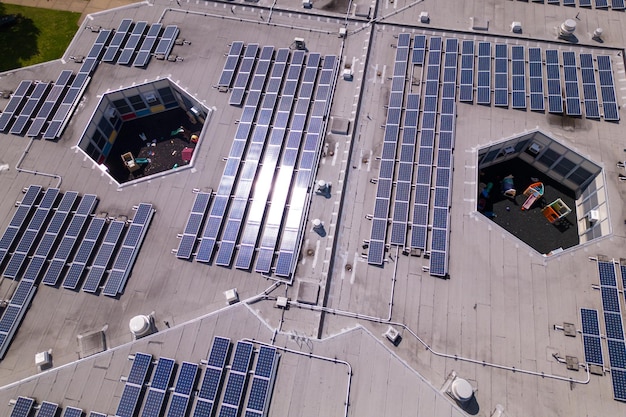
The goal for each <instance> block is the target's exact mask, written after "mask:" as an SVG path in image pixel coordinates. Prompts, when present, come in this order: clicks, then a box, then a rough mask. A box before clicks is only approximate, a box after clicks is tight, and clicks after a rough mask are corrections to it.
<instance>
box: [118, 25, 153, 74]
mask: <svg viewBox="0 0 626 417" xmlns="http://www.w3.org/2000/svg"><path fill="white" fill-rule="evenodd" d="M147 28H148V22H145V21H140V22H137V23H135V27H134V28H133V31H132V32H131V34H130V37H129V38H128V40H127V41H126V44H125V45H124V49H123V50H122V53H121V54H120V57H119V58H118V59H117V63H118V64H121V65H129V64H130V62H131V60H132V58H133V55H134V54H135V52H137V48H138V47H139V42H140V41H141V38H142V37H143V35H144V34H145V33H146V29H147Z"/></svg>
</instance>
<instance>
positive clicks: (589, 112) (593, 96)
mask: <svg viewBox="0 0 626 417" xmlns="http://www.w3.org/2000/svg"><path fill="white" fill-rule="evenodd" d="M580 73H581V76H582V81H583V97H584V102H585V117H587V118H588V119H599V118H600V110H599V106H598V90H597V89H596V76H595V70H594V67H593V56H592V55H591V54H580Z"/></svg>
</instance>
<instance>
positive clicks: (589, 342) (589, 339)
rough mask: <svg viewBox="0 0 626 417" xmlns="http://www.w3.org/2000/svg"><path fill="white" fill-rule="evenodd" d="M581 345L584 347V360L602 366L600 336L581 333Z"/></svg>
mask: <svg viewBox="0 0 626 417" xmlns="http://www.w3.org/2000/svg"><path fill="white" fill-rule="evenodd" d="M583 346H584V349H585V362H587V363H591V364H594V365H600V366H602V364H603V363H604V361H603V359H602V344H601V343H600V337H598V336H588V335H583Z"/></svg>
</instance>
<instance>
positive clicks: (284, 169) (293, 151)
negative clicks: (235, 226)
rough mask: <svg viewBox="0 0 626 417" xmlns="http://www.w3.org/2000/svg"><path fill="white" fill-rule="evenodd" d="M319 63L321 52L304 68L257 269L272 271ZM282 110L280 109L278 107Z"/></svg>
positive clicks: (262, 236) (310, 56)
mask: <svg viewBox="0 0 626 417" xmlns="http://www.w3.org/2000/svg"><path fill="white" fill-rule="evenodd" d="M319 63H320V55H319V54H316V53H314V54H309V55H308V57H307V62H306V67H305V69H304V74H303V80H302V83H301V85H300V89H299V90H298V96H297V98H296V101H295V102H296V106H295V108H294V110H293V115H292V121H291V125H290V131H289V134H288V136H287V142H286V144H285V146H284V151H283V156H282V160H281V163H280V168H279V171H278V174H277V176H276V179H275V182H274V188H273V193H272V199H271V203H270V210H269V212H268V214H267V220H266V222H265V228H264V230H263V233H262V235H261V241H260V248H259V254H258V256H257V262H256V265H255V271H256V272H260V273H265V274H267V273H269V272H270V269H271V266H272V260H273V258H274V250H275V249H276V242H277V241H278V236H279V232H280V226H281V224H282V223H283V218H284V210H285V205H286V203H287V197H288V196H289V188H290V184H291V183H292V178H293V175H294V171H295V166H296V161H297V158H298V153H299V150H300V148H301V144H302V136H303V132H304V124H305V122H306V119H307V116H308V114H309V107H310V103H311V97H312V96H313V87H314V85H315V80H316V79H317V74H318V68H319ZM279 110H280V109H279Z"/></svg>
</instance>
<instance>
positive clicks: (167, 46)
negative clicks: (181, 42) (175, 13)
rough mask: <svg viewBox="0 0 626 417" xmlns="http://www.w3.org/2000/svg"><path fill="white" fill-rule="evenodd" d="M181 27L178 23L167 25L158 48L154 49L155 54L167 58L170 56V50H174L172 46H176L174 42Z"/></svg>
mask: <svg viewBox="0 0 626 417" xmlns="http://www.w3.org/2000/svg"><path fill="white" fill-rule="evenodd" d="M179 32H180V29H178V26H176V25H167V26H165V29H164V30H163V35H161V38H160V39H159V43H157V46H156V49H155V50H154V54H155V55H157V56H159V55H160V56H163V57H164V58H165V59H167V57H168V56H169V54H170V52H172V48H173V47H174V42H176V38H177V37H178V33H179Z"/></svg>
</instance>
